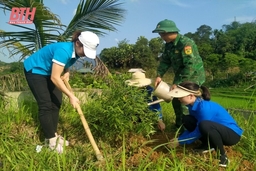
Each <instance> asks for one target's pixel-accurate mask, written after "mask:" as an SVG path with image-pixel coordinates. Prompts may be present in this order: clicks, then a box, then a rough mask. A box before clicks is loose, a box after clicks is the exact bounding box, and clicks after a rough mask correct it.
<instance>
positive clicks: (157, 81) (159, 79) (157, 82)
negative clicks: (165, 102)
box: [155, 77, 162, 87]
mask: <svg viewBox="0 0 256 171" xmlns="http://www.w3.org/2000/svg"><path fill="white" fill-rule="evenodd" d="M161 81H162V78H161V77H156V81H155V87H157V86H158V84H159V83H160V82H161Z"/></svg>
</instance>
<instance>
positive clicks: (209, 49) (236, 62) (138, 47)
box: [100, 21, 256, 80]
mask: <svg viewBox="0 0 256 171" xmlns="http://www.w3.org/2000/svg"><path fill="white" fill-rule="evenodd" d="M185 36H187V37H190V38H191V39H193V40H194V41H195V42H196V44H197V46H198V50H199V53H200V55H201V57H202V59H203V62H204V65H205V69H206V71H207V75H208V76H209V77H208V79H209V80H214V79H215V78H216V76H218V78H219V79H229V77H230V76H231V75H234V74H238V73H239V74H242V75H244V74H247V73H249V72H255V70H256V68H255V66H256V62H255V59H256V23H255V22H251V23H243V24H241V23H239V22H236V21H234V22H232V23H230V24H228V25H223V27H222V29H220V30H217V29H215V30H213V29H212V28H211V27H210V26H207V25H202V26H200V27H199V28H198V29H197V31H196V32H195V33H191V32H189V33H186V34H185ZM163 47H164V42H163V41H162V40H161V39H160V38H153V39H151V40H148V39H147V38H145V37H143V36H140V37H138V39H137V41H136V42H135V44H128V41H127V40H124V41H121V42H120V44H119V45H118V47H112V48H109V49H104V50H103V51H102V52H101V54H100V57H101V59H102V60H103V61H104V62H105V63H106V64H107V66H108V67H110V68H113V69H120V68H122V69H124V68H126V69H128V68H129V67H142V68H144V69H156V66H157V64H158V56H159V54H161V53H162V50H163ZM128 51H129V52H128ZM117 61H122V62H121V63H122V64H120V62H117ZM234 78H236V77H232V79H234ZM237 78H240V77H237Z"/></svg>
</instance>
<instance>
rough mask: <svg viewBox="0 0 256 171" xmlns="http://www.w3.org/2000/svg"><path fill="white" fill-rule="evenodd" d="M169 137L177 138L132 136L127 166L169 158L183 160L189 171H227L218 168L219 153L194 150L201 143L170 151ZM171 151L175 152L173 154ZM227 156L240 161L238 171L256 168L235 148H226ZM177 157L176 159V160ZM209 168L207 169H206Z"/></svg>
mask: <svg viewBox="0 0 256 171" xmlns="http://www.w3.org/2000/svg"><path fill="white" fill-rule="evenodd" d="M167 137H175V134H174V133H162V132H156V133H155V134H154V135H152V136H151V137H150V139H151V140H152V141H150V140H148V139H146V138H144V137H142V136H138V135H135V136H132V137H131V138H130V139H129V141H128V142H129V143H130V144H128V145H127V149H126V151H127V152H128V153H129V154H128V155H127V154H126V156H127V159H126V164H127V165H128V166H129V167H131V166H132V167H138V166H139V165H140V161H141V160H145V159H146V158H148V159H149V160H150V161H152V162H154V161H157V160H158V159H159V158H163V157H168V158H169V159H170V160H173V161H174V160H176V161H177V158H178V159H180V160H182V161H183V163H184V164H186V168H188V169H189V170H209V168H211V170H216V169H217V170H225V168H220V167H218V162H219V160H218V159H217V153H216V152H215V151H214V152H212V153H211V154H209V153H208V154H199V153H196V152H195V151H194V150H193V148H194V147H195V146H197V145H199V142H195V143H193V144H191V145H186V146H179V147H177V148H176V149H169V148H168V147H167V146H166V145H164V144H166V143H167V142H168V139H169V138H167ZM171 150H175V151H174V152H172V151H171ZM225 150H226V152H227V156H228V158H229V160H230V162H232V160H233V161H234V162H236V161H240V164H239V165H238V168H237V169H236V171H245V170H246V171H248V170H253V169H254V168H255V166H254V162H253V161H248V160H242V156H243V155H242V154H241V153H240V152H238V151H235V150H234V149H233V147H225ZM174 157H175V159H174ZM205 167H207V168H205Z"/></svg>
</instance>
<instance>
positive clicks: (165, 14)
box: [0, 0, 256, 62]
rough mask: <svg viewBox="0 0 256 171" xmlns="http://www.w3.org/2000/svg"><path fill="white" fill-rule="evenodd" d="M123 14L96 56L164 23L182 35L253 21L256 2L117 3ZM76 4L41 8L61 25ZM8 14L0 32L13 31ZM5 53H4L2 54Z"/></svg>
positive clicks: (60, 1) (68, 1)
mask: <svg viewBox="0 0 256 171" xmlns="http://www.w3.org/2000/svg"><path fill="white" fill-rule="evenodd" d="M120 2H122V3H123V5H122V7H123V8H124V9H125V10H126V13H125V19H124V21H123V22H122V23H121V24H120V26H115V27H116V29H117V31H116V32H107V35H105V36H104V37H99V38H100V45H99V46H98V48H97V54H100V52H101V51H102V50H103V49H104V48H111V47H114V46H117V44H118V42H119V41H122V40H124V39H126V40H128V43H129V44H134V43H135V42H136V41H137V39H138V38H139V37H140V36H144V37H146V38H147V39H148V40H150V39H152V38H155V37H158V36H159V35H158V34H157V33H152V30H154V29H155V27H156V25H157V23H158V22H160V21H161V20H164V19H169V20H172V21H174V22H175V23H176V26H177V27H178V28H179V30H180V33H181V34H185V33H188V32H192V33H194V32H196V31H197V29H198V28H199V27H200V26H201V25H208V26H210V27H211V28H212V29H213V30H214V29H218V30H220V29H221V28H222V26H223V25H228V24H231V22H233V21H238V22H240V23H245V22H252V21H256V0H193V1H192V0H120ZM78 3H79V1H78V0H44V4H45V5H46V6H47V7H49V8H50V10H51V11H52V12H53V13H55V14H57V15H58V16H59V17H60V19H61V21H62V23H63V24H65V25H68V24H69V22H70V21H71V19H72V17H73V15H74V12H75V10H76V7H77V5H78ZM9 17H10V12H6V13H4V12H3V11H0V30H4V31H14V29H15V28H16V27H14V26H12V25H10V24H8V21H9ZM1 51H2V52H4V54H3V53H1ZM0 60H1V61H3V62H15V61H17V60H18V57H15V58H9V57H8V53H6V51H5V50H4V49H0Z"/></svg>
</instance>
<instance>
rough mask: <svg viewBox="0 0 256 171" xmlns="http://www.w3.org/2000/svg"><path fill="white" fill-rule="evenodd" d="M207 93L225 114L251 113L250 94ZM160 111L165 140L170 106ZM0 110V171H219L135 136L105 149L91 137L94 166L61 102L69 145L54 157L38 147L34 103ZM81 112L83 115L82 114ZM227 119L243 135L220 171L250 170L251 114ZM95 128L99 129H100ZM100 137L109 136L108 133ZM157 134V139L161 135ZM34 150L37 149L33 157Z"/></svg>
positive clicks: (186, 150)
mask: <svg viewBox="0 0 256 171" xmlns="http://www.w3.org/2000/svg"><path fill="white" fill-rule="evenodd" d="M211 92H212V100H213V101H216V102H218V103H220V104H221V105H223V106H224V107H225V108H237V109H244V110H256V106H255V97H254V91H250V92H245V93H243V92H241V91H238V90H232V89H230V90H224V89H219V90H218V89H214V90H211ZM117 100H118V99H117ZM112 102H113V103H114V102H115V101H112ZM92 105H94V106H92V108H94V110H96V111H97V104H95V103H94V104H93V103H92ZM88 107H90V106H88ZM162 108H163V114H164V118H165V122H166V126H167V128H166V131H165V132H166V134H167V135H168V136H169V135H170V136H171V135H173V134H172V133H171V131H170V128H171V126H172V123H173V121H174V115H173V109H172V106H171V103H164V102H163V103H162ZM1 109H2V110H1V111H0V114H1V117H0V124H1V127H0V137H1V138H0V162H1V164H0V170H3V171H94V170H95V171H96V170H102V171H116V170H118V171H119V170H120V171H133V170H134V171H144V170H145V171H146V170H149V171H150V170H152V171H167V170H168V171H169V170H171V171H172V170H173V171H180V170H189V171H190V170H191V171H194V170H202V171H203V170H210V171H213V170H219V168H218V166H217V164H216V160H215V156H214V154H213V155H207V156H205V155H204V156H202V155H198V154H194V153H192V152H191V151H190V146H184V147H180V148H178V149H168V148H165V145H166V143H156V142H153V140H152V139H150V138H148V137H141V136H140V135H132V136H131V137H130V139H128V138H127V137H123V139H122V141H120V142H117V144H110V143H109V142H106V141H102V140H101V139H100V137H99V136H98V135H97V136H95V137H94V138H95V140H96V142H97V144H98V146H99V148H100V150H101V152H102V154H103V156H104V159H105V161H104V162H102V163H100V162H98V161H97V159H96V157H95V154H94V151H93V149H92V146H91V145H90V142H89V141H88V139H87V136H86V134H85V132H84V130H83V127H82V123H81V121H80V118H79V116H78V114H77V113H76V111H74V110H73V109H71V108H70V107H69V106H68V103H67V102H65V105H64V106H63V110H62V111H61V114H60V117H61V118H60V124H59V130H60V131H61V133H62V134H63V135H64V136H65V137H67V138H68V140H69V141H70V143H71V145H70V146H68V147H66V150H65V152H64V153H63V154H61V155H59V154H57V153H55V152H53V151H50V150H49V149H48V148H47V147H45V146H44V144H43V136H42V133H41V131H40V127H39V126H38V120H37V115H36V111H37V107H36V104H35V103H33V102H31V103H26V105H25V106H24V105H23V106H19V108H17V106H6V102H5V103H4V102H3V101H1ZM83 110H84V111H87V109H86V108H83ZM88 110H89V109H88ZM231 114H232V116H233V117H234V118H235V119H236V120H237V122H238V124H239V125H240V126H241V127H242V128H243V129H244V134H243V137H242V139H241V141H240V142H239V143H238V144H237V145H235V146H234V147H232V148H229V150H230V153H229V154H230V156H229V157H230V159H231V163H230V165H229V167H228V168H227V169H225V170H230V171H231V170H232V171H233V170H243V169H245V170H256V166H255V157H256V146H255V144H256V138H255V136H254V135H255V134H256V120H255V117H253V115H254V114H253V113H252V114H249V115H248V116H247V117H244V116H243V115H240V114H239V112H231ZM85 115H86V112H85ZM86 116H87V115H86ZM89 125H90V123H89ZM98 126H99V127H100V124H99V125H98ZM93 128H94V127H93ZM105 131H106V132H107V133H111V130H108V129H106V130H105ZM92 132H93V133H96V132H97V130H96V129H92ZM158 134H159V135H160V136H161V132H160V133H159V132H158ZM119 136H120V135H119ZM121 136H122V135H121ZM170 138H172V137H169V139H170ZM149 144H151V145H149ZM152 144H153V145H152ZM154 144H155V145H154ZM37 145H42V146H43V148H42V150H41V151H40V152H38V153H37V152H36V146H37ZM231 152H232V153H231ZM154 156H156V157H155V158H154Z"/></svg>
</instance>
